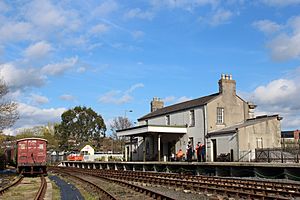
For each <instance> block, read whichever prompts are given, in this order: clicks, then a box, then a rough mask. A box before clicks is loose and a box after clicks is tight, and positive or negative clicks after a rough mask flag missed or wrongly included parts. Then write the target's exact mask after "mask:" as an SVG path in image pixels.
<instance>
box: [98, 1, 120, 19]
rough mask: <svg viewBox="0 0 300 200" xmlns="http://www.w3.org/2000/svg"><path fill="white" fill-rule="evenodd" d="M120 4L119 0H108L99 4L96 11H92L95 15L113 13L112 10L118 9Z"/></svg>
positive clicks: (101, 15)
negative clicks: (116, 0) (117, 0)
mask: <svg viewBox="0 0 300 200" xmlns="http://www.w3.org/2000/svg"><path fill="white" fill-rule="evenodd" d="M118 8H119V5H118V3H117V2H115V1H113V0H108V1H105V2H103V3H102V4H100V5H99V6H97V7H96V8H95V9H94V11H93V12H92V14H93V15H95V16H100V17H103V16H106V15H109V14H111V13H112V12H114V11H116V10H118Z"/></svg>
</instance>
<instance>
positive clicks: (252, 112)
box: [248, 102, 257, 119]
mask: <svg viewBox="0 0 300 200" xmlns="http://www.w3.org/2000/svg"><path fill="white" fill-rule="evenodd" d="M256 107H257V105H255V104H254V103H252V102H248V109H249V113H248V117H249V119H252V118H255V115H254V110H255V108H256Z"/></svg>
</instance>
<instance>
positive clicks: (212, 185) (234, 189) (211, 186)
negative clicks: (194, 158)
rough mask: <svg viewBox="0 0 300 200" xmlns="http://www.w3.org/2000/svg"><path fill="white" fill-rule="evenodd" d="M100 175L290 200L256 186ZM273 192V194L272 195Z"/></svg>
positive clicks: (193, 188) (109, 175) (199, 189)
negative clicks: (245, 186)
mask: <svg viewBox="0 0 300 200" xmlns="http://www.w3.org/2000/svg"><path fill="white" fill-rule="evenodd" d="M98 176H99V177H113V178H116V179H122V180H127V181H135V182H143V183H150V184H151V183H152V184H153V183H154V184H158V185H165V186H175V187H182V188H184V189H189V190H194V191H205V192H212V193H214V194H215V193H218V194H222V195H225V196H230V197H246V198H260V199H261V198H266V197H268V199H277V200H288V199H290V197H283V196H280V195H279V194H276V193H270V192H268V193H267V192H266V191H265V190H258V189H255V188H252V189H250V190H249V189H248V190H246V191H245V188H244V187H241V186H236V187H230V186H227V185H219V184H218V183H209V182H206V183H200V182H196V181H186V180H170V179H166V178H159V177H152V178H148V179H145V178H144V177H134V176H128V175H127V176H126V175H120V174H118V175H117V174H110V173H98ZM271 194H272V196H270V195H271Z"/></svg>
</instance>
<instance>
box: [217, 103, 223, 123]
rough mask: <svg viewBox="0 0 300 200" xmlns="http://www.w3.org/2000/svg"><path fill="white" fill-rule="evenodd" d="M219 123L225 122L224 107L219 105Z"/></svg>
mask: <svg viewBox="0 0 300 200" xmlns="http://www.w3.org/2000/svg"><path fill="white" fill-rule="evenodd" d="M217 124H224V108H223V107H217Z"/></svg>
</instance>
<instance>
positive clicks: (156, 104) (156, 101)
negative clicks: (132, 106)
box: [151, 97, 164, 112]
mask: <svg viewBox="0 0 300 200" xmlns="http://www.w3.org/2000/svg"><path fill="white" fill-rule="evenodd" d="M163 107H164V102H163V101H162V100H161V99H160V98H157V97H154V98H153V100H152V101H151V112H154V111H156V110H158V109H161V108H163Z"/></svg>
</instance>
